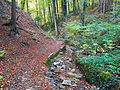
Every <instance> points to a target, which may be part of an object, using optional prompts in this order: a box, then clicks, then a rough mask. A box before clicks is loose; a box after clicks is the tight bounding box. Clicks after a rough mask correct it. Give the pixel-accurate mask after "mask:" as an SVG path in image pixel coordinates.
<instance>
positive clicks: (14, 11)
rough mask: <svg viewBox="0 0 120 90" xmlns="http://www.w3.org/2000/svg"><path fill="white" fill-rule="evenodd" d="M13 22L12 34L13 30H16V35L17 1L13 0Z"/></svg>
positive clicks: (15, 32) (16, 31)
mask: <svg viewBox="0 0 120 90" xmlns="http://www.w3.org/2000/svg"><path fill="white" fill-rule="evenodd" d="M11 12H12V13H11V24H12V28H11V31H10V36H11V35H12V33H11V32H14V35H15V34H17V33H18V30H17V28H16V1H15V0H12V8H11Z"/></svg>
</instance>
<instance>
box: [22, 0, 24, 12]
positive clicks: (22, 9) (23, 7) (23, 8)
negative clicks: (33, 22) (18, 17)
mask: <svg viewBox="0 0 120 90" xmlns="http://www.w3.org/2000/svg"><path fill="white" fill-rule="evenodd" d="M24 7H25V0H23V1H22V10H24Z"/></svg>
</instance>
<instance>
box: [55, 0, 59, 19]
mask: <svg viewBox="0 0 120 90" xmlns="http://www.w3.org/2000/svg"><path fill="white" fill-rule="evenodd" d="M56 8H57V19H58V18H59V14H58V13H59V12H58V1H57V0H56Z"/></svg>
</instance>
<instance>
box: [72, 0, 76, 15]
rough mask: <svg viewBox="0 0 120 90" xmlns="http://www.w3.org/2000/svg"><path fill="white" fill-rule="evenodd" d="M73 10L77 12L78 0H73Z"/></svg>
mask: <svg viewBox="0 0 120 90" xmlns="http://www.w3.org/2000/svg"><path fill="white" fill-rule="evenodd" d="M73 12H74V14H76V0H73Z"/></svg>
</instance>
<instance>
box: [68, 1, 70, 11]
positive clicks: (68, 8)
mask: <svg viewBox="0 0 120 90" xmlns="http://www.w3.org/2000/svg"><path fill="white" fill-rule="evenodd" d="M68 12H69V13H70V0H68Z"/></svg>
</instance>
